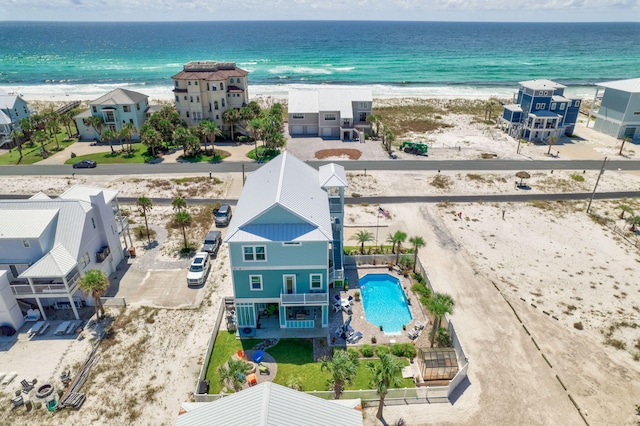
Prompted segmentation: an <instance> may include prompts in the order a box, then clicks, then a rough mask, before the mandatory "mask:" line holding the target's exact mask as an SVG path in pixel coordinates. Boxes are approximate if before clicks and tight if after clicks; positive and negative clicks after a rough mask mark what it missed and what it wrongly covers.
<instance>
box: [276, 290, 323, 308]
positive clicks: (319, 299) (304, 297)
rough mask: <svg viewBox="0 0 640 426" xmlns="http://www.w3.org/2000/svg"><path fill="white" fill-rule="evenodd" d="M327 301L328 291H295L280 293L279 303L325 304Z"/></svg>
mask: <svg viewBox="0 0 640 426" xmlns="http://www.w3.org/2000/svg"><path fill="white" fill-rule="evenodd" d="M327 303H329V293H295V294H285V293H281V294H280V304H281V305H285V306H286V305H326V304H327Z"/></svg>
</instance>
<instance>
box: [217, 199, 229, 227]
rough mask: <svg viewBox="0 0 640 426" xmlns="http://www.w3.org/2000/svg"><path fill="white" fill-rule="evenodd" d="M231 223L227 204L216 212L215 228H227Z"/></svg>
mask: <svg viewBox="0 0 640 426" xmlns="http://www.w3.org/2000/svg"><path fill="white" fill-rule="evenodd" d="M229 221H231V206H230V205H229V204H223V205H221V206H220V208H219V209H218V211H217V212H216V219H215V222H216V227H220V226H227V225H229Z"/></svg>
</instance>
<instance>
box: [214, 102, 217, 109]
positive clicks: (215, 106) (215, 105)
mask: <svg viewBox="0 0 640 426" xmlns="http://www.w3.org/2000/svg"><path fill="white" fill-rule="evenodd" d="M213 109H218V101H214V102H213Z"/></svg>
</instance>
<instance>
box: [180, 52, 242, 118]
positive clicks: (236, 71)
mask: <svg viewBox="0 0 640 426" xmlns="http://www.w3.org/2000/svg"><path fill="white" fill-rule="evenodd" d="M248 75H249V72H248V71H245V70H243V69H242V68H238V67H237V66H236V64H235V62H214V61H195V62H189V63H187V64H185V65H184V66H183V67H182V71H180V72H179V73H178V74H176V75H174V76H173V77H172V78H173V84H174V88H173V93H174V95H175V103H176V110H178V113H179V114H180V117H181V118H182V119H183V120H184V121H185V122H186V123H187V125H189V126H197V125H198V124H199V123H200V122H201V121H202V120H205V119H206V120H209V121H213V122H215V123H216V124H217V125H218V127H220V128H224V129H226V128H228V127H230V126H227V123H225V121H224V118H223V115H224V113H225V112H226V111H227V110H228V109H229V108H242V107H243V106H246V105H247V104H248V103H249V81H248V78H247V76H248Z"/></svg>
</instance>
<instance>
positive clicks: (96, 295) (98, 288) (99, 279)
mask: <svg viewBox="0 0 640 426" xmlns="http://www.w3.org/2000/svg"><path fill="white" fill-rule="evenodd" d="M78 285H79V286H80V288H81V289H82V291H84V292H85V294H87V295H91V296H92V297H93V299H94V300H95V303H96V317H97V318H98V319H100V318H102V317H103V316H104V306H102V300H101V299H100V297H102V295H103V294H105V293H106V291H107V289H108V288H109V278H107V274H105V273H104V272H102V271H101V270H99V269H89V270H88V271H86V272H85V273H84V275H83V276H82V278H80V281H79V282H78Z"/></svg>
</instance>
